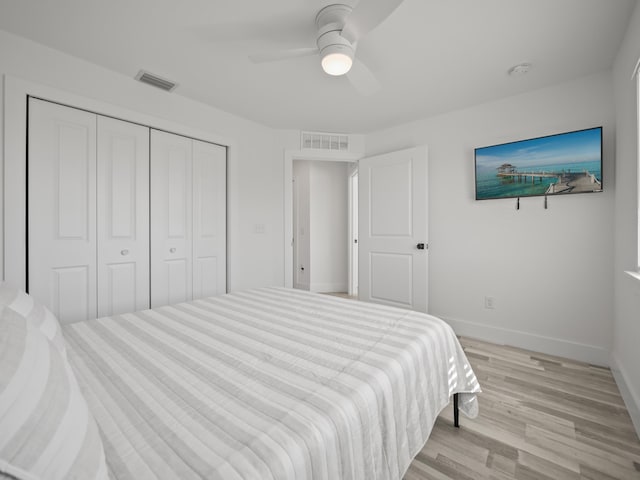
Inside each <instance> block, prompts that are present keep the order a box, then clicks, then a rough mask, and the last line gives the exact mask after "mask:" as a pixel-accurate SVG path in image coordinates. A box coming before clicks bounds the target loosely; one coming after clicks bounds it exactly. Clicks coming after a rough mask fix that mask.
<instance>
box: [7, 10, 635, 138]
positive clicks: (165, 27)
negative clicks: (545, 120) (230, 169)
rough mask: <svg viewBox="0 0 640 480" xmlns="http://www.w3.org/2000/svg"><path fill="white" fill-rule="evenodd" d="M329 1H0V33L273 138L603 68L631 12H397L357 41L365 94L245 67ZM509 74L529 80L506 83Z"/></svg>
mask: <svg viewBox="0 0 640 480" xmlns="http://www.w3.org/2000/svg"><path fill="white" fill-rule="evenodd" d="M332 1H335V0H109V1H99V0H55V1H51V0H0V29H3V30H6V31H8V32H11V33H14V34H17V35H20V36H23V37H27V38H30V39H33V40H35V41H37V42H40V43H43V44H46V45H48V46H51V47H53V48H56V49H58V50H61V51H64V52H67V53H69V54H71V55H74V56H77V57H80V58H83V59H86V60H89V61H91V62H93V63H96V64H99V65H102V66H104V67H107V68H109V69H111V70H114V71H116V72H120V73H122V74H124V75H126V76H128V77H131V78H132V79H133V77H134V76H135V75H136V74H137V72H138V70H140V69H146V70H149V71H151V72H153V73H155V74H157V75H160V76H164V77H167V78H169V79H171V80H175V81H176V82H178V83H179V87H178V88H177V89H176V90H175V91H174V93H173V94H172V95H183V96H185V97H189V98H192V99H195V100H198V101H200V102H204V103H207V104H210V105H212V106H214V107H216V108H219V109H222V110H225V111H227V112H231V113H234V114H237V115H240V116H242V117H245V118H248V119H251V120H254V121H256V122H259V123H262V124H264V125H267V126H270V127H273V128H287V129H303V130H319V131H328V132H348V133H366V132H371V131H375V130H378V129H381V128H385V127H389V126H392V125H397V124H399V123H403V122H407V121H411V120H415V119H418V118H422V117H427V116H430V115H434V114H437V113H442V112H446V111H450V110H453V109H457V108H460V107H465V106H469V105H475V104H479V103H482V102H487V101H492V100H495V99H498V98H502V97H506V96H509V95H514V94H518V93H522V92H526V91H530V90H535V89H538V88H542V87H545V86H548V85H553V84H556V83H559V82H563V81H567V80H571V79H574V78H577V77H580V76H584V75H587V74H590V73H594V72H599V71H601V70H604V69H608V68H610V67H611V66H612V64H613V61H614V58H615V54H616V52H617V49H618V46H619V45H620V42H621V40H622V38H623V36H624V32H625V29H626V26H627V23H628V18H629V16H630V14H631V12H632V10H633V7H634V6H635V4H636V1H637V0H405V1H404V3H402V4H401V5H400V7H398V9H397V10H396V11H395V12H393V13H392V14H391V16H390V17H388V18H387V20H386V21H385V22H383V23H382V24H380V25H379V26H378V27H377V28H376V29H375V30H373V31H372V32H370V33H369V34H368V35H367V36H366V37H365V38H364V39H361V41H360V42H359V45H358V49H357V53H356V56H357V57H358V58H360V59H361V60H362V61H364V62H365V63H366V64H367V65H368V66H369V68H370V69H371V70H372V71H373V72H374V73H375V74H376V76H377V77H378V79H379V81H380V82H381V83H382V90H380V91H379V92H377V93H375V94H373V95H371V96H362V95H359V94H358V93H357V92H356V91H355V90H354V88H353V87H352V85H351V84H350V83H349V81H348V80H347V79H346V78H345V77H330V76H328V75H326V74H324V73H323V72H322V69H321V67H320V61H319V57H317V56H313V57H301V58H293V59H288V60H282V61H279V62H274V63H263V64H254V63H252V62H251V61H250V60H249V59H248V55H250V54H252V53H253V54H255V53H263V52H268V51H271V50H279V49H283V48H295V47H303V46H314V45H315V25H314V19H315V15H316V13H317V11H318V10H320V9H321V8H322V7H323V6H325V5H327V4H329V3H332ZM341 1H342V0H341ZM360 1H363V2H366V1H371V0H360ZM357 2H358V0H344V1H343V2H342V3H346V4H349V5H352V6H353V5H355V4H356V3H357ZM521 62H530V63H532V64H533V69H532V71H531V72H530V73H529V74H528V75H526V76H522V77H510V76H509V75H508V74H507V70H508V69H509V68H510V67H512V66H513V65H515V64H518V63H521ZM132 81H134V80H132ZM149 88H153V87H149Z"/></svg>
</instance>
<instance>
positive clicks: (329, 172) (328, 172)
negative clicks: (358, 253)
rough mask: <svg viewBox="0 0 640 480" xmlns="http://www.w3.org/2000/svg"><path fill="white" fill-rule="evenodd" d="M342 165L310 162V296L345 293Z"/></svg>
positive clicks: (344, 183) (345, 205) (344, 169)
mask: <svg viewBox="0 0 640 480" xmlns="http://www.w3.org/2000/svg"><path fill="white" fill-rule="evenodd" d="M348 168H349V164H348V163H346V162H310V175H309V186H310V188H309V190H310V201H309V216H310V232H309V233H310V254H311V279H310V280H311V283H310V286H309V289H310V290H311V291H312V292H346V291H347V277H348V265H349V264H348V258H347V242H348V235H347V226H348V224H347V221H348V220H347V219H348V199H347V191H348V183H347V172H348Z"/></svg>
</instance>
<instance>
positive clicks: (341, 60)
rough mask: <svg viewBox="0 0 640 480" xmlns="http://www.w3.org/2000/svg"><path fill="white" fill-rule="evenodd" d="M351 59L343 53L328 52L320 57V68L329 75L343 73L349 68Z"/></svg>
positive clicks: (351, 62)
mask: <svg viewBox="0 0 640 480" xmlns="http://www.w3.org/2000/svg"><path fill="white" fill-rule="evenodd" d="M352 64H353V60H351V57H349V55H345V54H344V53H330V54H329V55H325V56H324V57H323V58H322V69H323V70H324V71H325V73H328V74H329V75H335V76H339V75H344V74H345V73H347V72H348V71H349V70H351V65H352Z"/></svg>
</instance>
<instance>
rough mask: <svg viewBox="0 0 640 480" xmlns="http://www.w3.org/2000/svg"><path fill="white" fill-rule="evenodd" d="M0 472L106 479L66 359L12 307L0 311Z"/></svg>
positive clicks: (94, 431) (98, 444)
mask: <svg viewBox="0 0 640 480" xmlns="http://www.w3.org/2000/svg"><path fill="white" fill-rule="evenodd" d="M0 432H2V434H1V435H0V476H2V475H1V474H5V475H11V476H13V477H16V478H19V479H23V478H24V479H31V478H34V479H37V478H39V479H46V480H58V479H60V480H62V479H87V480H90V479H100V480H102V479H107V478H108V475H107V468H106V463H105V458H104V448H103V445H102V440H101V439H100V433H99V430H98V427H97V425H96V423H95V420H94V418H93V416H92V415H91V412H90V411H89V408H88V406H87V403H86V401H85V399H84V397H83V396H82V393H81V392H80V388H79V386H78V383H77V381H76V378H75V375H74V374H73V371H72V370H71V367H70V365H69V363H68V362H67V359H66V358H65V357H64V356H63V355H62V354H61V352H60V351H59V350H58V348H56V347H55V346H54V345H53V344H52V343H51V341H49V339H48V338H47V337H46V336H45V335H44V334H43V333H42V332H41V331H40V330H38V329H37V328H36V327H35V326H34V325H32V324H31V323H30V322H27V321H25V319H24V317H22V316H21V315H19V314H18V313H16V312H15V311H14V310H13V309H11V308H4V309H3V310H2V311H1V312H0Z"/></svg>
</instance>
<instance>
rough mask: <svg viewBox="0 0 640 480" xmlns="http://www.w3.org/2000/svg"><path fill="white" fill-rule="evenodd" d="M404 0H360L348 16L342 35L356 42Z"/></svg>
mask: <svg viewBox="0 0 640 480" xmlns="http://www.w3.org/2000/svg"><path fill="white" fill-rule="evenodd" d="M402 1H403V0H360V1H359V2H358V4H357V5H356V6H355V8H354V9H353V11H352V12H351V13H350V14H349V16H348V17H347V21H346V23H345V25H344V28H343V29H342V33H341V34H340V35H342V36H343V37H344V38H346V39H347V40H348V41H349V42H351V43H355V42H357V41H358V39H359V38H362V37H364V36H365V35H366V34H367V33H369V32H370V31H371V30H373V29H374V28H376V27H377V26H378V25H380V24H381V23H382V22H383V21H384V20H385V19H386V18H387V17H388V16H389V15H391V13H392V12H393V11H394V10H395V9H396V8H398V6H399V5H400V4H401V3H402Z"/></svg>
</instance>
